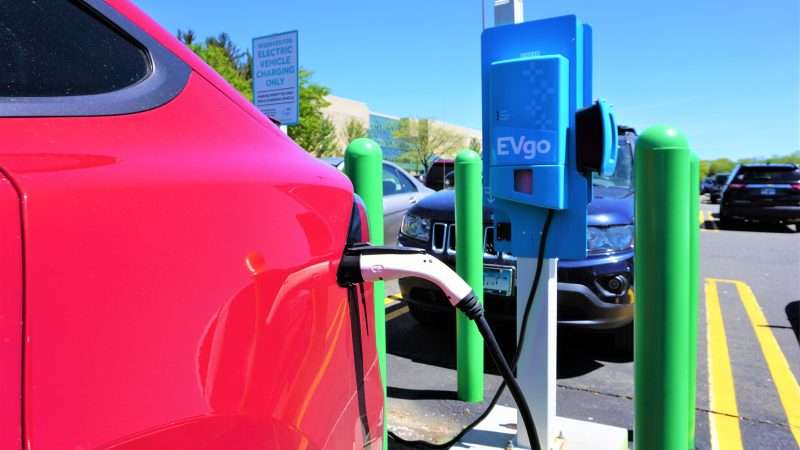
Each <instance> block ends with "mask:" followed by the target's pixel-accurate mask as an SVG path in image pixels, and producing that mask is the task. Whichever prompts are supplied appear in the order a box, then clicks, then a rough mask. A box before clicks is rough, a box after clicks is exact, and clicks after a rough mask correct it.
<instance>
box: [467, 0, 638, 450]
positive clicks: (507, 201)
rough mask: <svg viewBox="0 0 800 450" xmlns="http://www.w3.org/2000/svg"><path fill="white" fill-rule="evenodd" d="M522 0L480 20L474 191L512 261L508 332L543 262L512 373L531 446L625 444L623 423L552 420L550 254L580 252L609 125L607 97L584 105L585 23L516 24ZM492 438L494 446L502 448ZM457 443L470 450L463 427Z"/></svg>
mask: <svg viewBox="0 0 800 450" xmlns="http://www.w3.org/2000/svg"><path fill="white" fill-rule="evenodd" d="M501 3H502V4H501ZM521 8H522V2H521V1H519V0H516V1H515V0H512V1H509V2H504V3H503V2H496V7H495V19H496V22H499V21H501V20H502V18H504V17H505V18H509V17H513V18H515V20H514V22H515V23H509V24H504V25H502V24H501V25H499V26H495V27H492V28H487V29H486V30H484V32H483V35H482V39H481V73H482V99H483V142H484V152H483V160H484V161H483V183H484V197H485V202H486V203H487V204H488V205H491V207H492V210H493V212H494V215H493V218H492V219H493V221H494V224H495V227H496V230H497V238H496V248H497V250H498V251H502V252H506V253H509V254H511V255H513V256H515V257H517V334H518V335H519V334H520V332H521V331H522V330H521V329H520V327H521V326H522V322H523V314H524V311H525V309H526V304H527V302H528V297H529V293H530V290H531V288H532V287H533V284H534V273H535V272H536V269H537V265H538V264H539V263H541V264H542V267H541V269H540V270H541V275H540V280H539V283H538V286H537V287H536V292H535V293H534V295H533V304H532V307H531V310H530V317H529V322H528V324H527V327H528V331H527V333H526V336H525V339H524V342H522V350H521V353H520V358H519V361H518V363H517V380H518V382H519V384H520V386H521V388H522V390H523V392H524V393H525V396H526V398H527V399H528V402H529V404H530V407H531V411H532V414H533V418H534V421H535V422H536V427H537V429H538V438H539V443H538V444H539V447H540V448H542V449H550V448H555V447H554V443H555V442H556V440H557V439H558V441H559V442H562V443H566V444H567V445H568V448H570V449H574V448H584V447H583V446H582V445H581V441H583V442H587V443H590V444H589V445H590V446H587V447H585V448H593V449H596V450H603V449H605V448H609V449H611V448H614V449H619V448H627V442H628V441H627V430H624V429H621V428H615V427H609V426H602V425H598V424H596V423H591V422H585V423H584V422H579V421H575V420H567V419H562V418H557V417H556V325H557V318H556V297H557V281H556V271H557V261H558V258H569V259H583V258H585V257H586V242H587V220H588V218H587V217H588V216H587V211H588V204H589V201H590V200H591V198H592V195H591V189H592V183H591V181H592V180H591V177H592V175H591V172H600V173H603V174H610V173H612V172H613V171H614V168H615V164H616V152H617V131H616V124H615V123H614V116H613V114H612V112H611V110H610V108H609V106H608V105H607V104H606V103H605V102H603V101H598V102H596V103H593V96H592V29H591V27H589V25H586V24H583V23H581V22H580V20H578V18H577V17H575V16H563V17H555V18H549V19H543V20H536V21H530V22H520V19H521V18H522V12H521ZM513 9H516V11H512V12H510V11H509V10H513ZM548 216H550V217H548ZM548 221H551V223H549V224H547V225H548V226H549V233H548V236H547V241H546V242H545V243H544V245H543V248H542V250H543V254H542V255H543V256H544V258H543V259H542V260H541V261H539V256H541V255H540V244H542V243H541V242H540V239H541V238H542V234H543V233H542V232H543V229H544V228H545V226H546V225H545V224H546V222H548ZM489 421H491V415H490V417H489ZM517 423H521V418H518V421H517ZM517 430H518V434H517V437H516V442H515V444H514V445H517V446H519V447H520V448H531V443H530V440H529V437H528V435H527V433H526V431H525V428H524V427H521V426H518V427H517ZM501 441H502V439H501V440H500V441H498V442H497V443H492V445H497V447H498V448H508V445H509V442H508V440H505V441H502V442H501ZM463 442H464V445H467V444H468V443H469V445H468V448H476V447H475V446H474V445H473V443H472V442H471V441H470V435H467V437H466V438H465V440H464V441H463ZM474 444H477V442H475V443H474ZM480 444H481V445H487V444H489V443H487V442H481V443H480ZM492 445H487V447H486V448H493V447H492ZM559 445H560V444H559Z"/></svg>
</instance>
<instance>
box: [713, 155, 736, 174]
mask: <svg viewBox="0 0 800 450" xmlns="http://www.w3.org/2000/svg"><path fill="white" fill-rule="evenodd" d="M735 165H736V163H734V162H733V161H731V160H730V159H728V158H718V159H715V160H713V161H711V162H710V163H709V167H708V174H709V175H714V174H717V173H725V172H730V171H731V169H733V167H734V166H735Z"/></svg>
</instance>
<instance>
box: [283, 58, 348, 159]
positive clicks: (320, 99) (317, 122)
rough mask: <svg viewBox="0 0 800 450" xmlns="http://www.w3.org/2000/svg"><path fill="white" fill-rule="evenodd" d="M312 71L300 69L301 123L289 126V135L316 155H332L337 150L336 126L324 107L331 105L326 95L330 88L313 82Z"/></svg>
mask: <svg viewBox="0 0 800 450" xmlns="http://www.w3.org/2000/svg"><path fill="white" fill-rule="evenodd" d="M311 75H312V73H311V72H310V71H308V70H305V69H300V123H298V124H297V125H292V126H290V127H289V137H291V138H292V139H294V141H295V142H296V143H297V145H299V146H300V147H303V148H304V149H306V151H307V152H309V153H311V154H313V155H314V156H317V157H319V156H331V155H335V154H336V152H337V146H336V127H334V126H333V122H331V121H330V120H329V119H328V118H327V117H325V115H323V114H322V110H323V108H325V107H327V106H328V105H330V102H328V101H327V100H325V97H326V96H327V95H328V94H330V89H328V88H327V87H325V86H322V85H320V84H316V83H312V82H311Z"/></svg>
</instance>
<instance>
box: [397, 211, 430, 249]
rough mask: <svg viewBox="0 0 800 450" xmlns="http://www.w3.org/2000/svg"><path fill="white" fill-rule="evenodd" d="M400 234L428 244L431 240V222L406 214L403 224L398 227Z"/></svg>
mask: <svg viewBox="0 0 800 450" xmlns="http://www.w3.org/2000/svg"><path fill="white" fill-rule="evenodd" d="M400 233H401V234H404V235H406V236H408V237H410V238H414V239H417V240H419V241H425V242H428V240H429V239H430V238H431V220H430V219H426V218H424V217H420V216H415V215H414V214H406V215H405V217H403V224H402V225H401V226H400Z"/></svg>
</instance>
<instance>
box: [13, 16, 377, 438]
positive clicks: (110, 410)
mask: <svg viewBox="0 0 800 450" xmlns="http://www.w3.org/2000/svg"><path fill="white" fill-rule="evenodd" d="M1 8H2V10H3V14H0V42H2V45H0V61H2V64H3V69H2V70H0V135H2V136H3V143H2V145H1V146H0V168H1V169H2V170H0V210H2V213H1V214H0V216H1V217H2V221H0V226H2V230H3V232H2V233H0V248H2V254H3V258H2V263H0V281H1V282H0V290H2V294H0V373H2V388H0V448H2V449H20V448H29V449H34V450H62V449H112V448H113V449H114V450H140V449H176V448H181V449H220V450H221V449H239V450H241V449H251V450H256V449H259V450H261V449H264V448H271V449H289V448H306V449H323V448H324V449H335V450H339V449H345V448H348V449H349V448H353V447H354V446H356V447H358V448H362V447H363V446H366V447H368V448H373V449H379V448H381V446H382V442H381V441H382V439H381V436H382V430H383V424H382V423H383V420H384V419H383V417H385V416H384V414H383V412H382V410H383V388H382V386H381V379H380V373H379V369H378V364H377V357H376V351H375V344H374V337H372V335H370V334H369V333H373V330H374V326H373V325H370V324H368V323H367V320H369V318H370V317H372V311H371V308H372V306H371V305H372V302H366V303H365V304H363V305H361V304H360V303H359V304H356V302H355V301H351V300H349V299H348V295H347V291H346V290H345V289H343V288H340V287H339V286H338V285H337V283H336V268H337V266H338V264H339V260H340V258H341V255H342V252H343V249H344V248H345V245H346V239H347V237H348V236H350V239H351V240H360V239H364V238H365V237H366V235H365V234H364V231H365V230H366V227H361V228H359V226H358V224H359V222H360V221H364V220H365V219H364V216H363V211H361V208H360V207H358V206H356V205H355V204H354V196H353V192H352V187H351V185H350V183H349V182H348V181H347V179H346V178H345V177H344V176H343V175H342V174H341V173H339V172H338V171H337V170H335V169H334V168H332V167H330V166H329V165H327V164H324V163H322V162H320V161H318V160H316V159H315V158H313V157H311V156H309V155H308V153H306V152H305V151H303V150H302V149H301V148H299V147H297V145H296V144H294V143H293V142H292V141H291V140H290V139H289V138H288V137H287V136H286V135H285V134H283V133H282V132H281V131H280V130H279V129H278V128H277V127H276V126H274V125H273V124H272V123H271V122H270V121H269V120H268V119H267V118H266V117H265V116H264V115H263V114H262V113H261V112H260V111H258V110H257V109H255V108H254V106H253V105H252V104H251V103H250V102H248V101H247V100H246V99H245V98H244V97H242V96H241V95H240V94H238V93H237V92H236V91H235V90H234V89H233V88H232V87H230V86H229V85H228V84H227V83H226V82H225V81H224V80H223V79H222V78H221V77H220V76H219V75H217V74H216V72H214V70H212V69H211V68H210V67H208V66H207V65H206V64H205V63H203V62H202V61H201V60H200V59H199V58H198V57H197V56H195V55H194V53H192V51H191V50H190V49H189V48H188V47H186V46H185V45H183V44H182V43H181V42H179V41H178V40H177V39H175V38H174V37H173V36H172V33H171V32H169V31H167V30H164V29H163V28H161V27H160V26H159V25H158V24H156V23H155V22H154V21H153V20H151V19H150V18H148V17H147V16H146V15H145V14H144V13H143V12H142V11H141V10H139V9H138V8H137V7H136V6H134V4H133V3H131V2H129V1H125V0H81V1H54V2H46V6H43V4H42V2H41V1H34V0H15V1H13V2H6V3H4V4H3V6H2V7H1ZM350 224H352V225H353V226H352V227H351V225H350ZM350 230H352V231H350ZM368 291H371V288H370V287H368ZM367 295H371V294H370V293H369V292H368V293H367ZM365 308H366V309H365ZM362 337H363V339H362Z"/></svg>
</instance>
